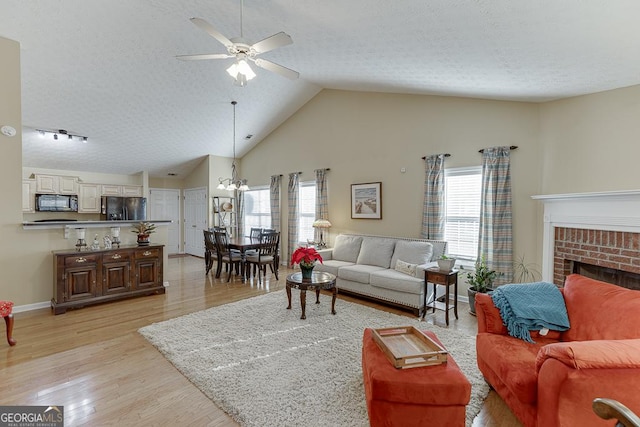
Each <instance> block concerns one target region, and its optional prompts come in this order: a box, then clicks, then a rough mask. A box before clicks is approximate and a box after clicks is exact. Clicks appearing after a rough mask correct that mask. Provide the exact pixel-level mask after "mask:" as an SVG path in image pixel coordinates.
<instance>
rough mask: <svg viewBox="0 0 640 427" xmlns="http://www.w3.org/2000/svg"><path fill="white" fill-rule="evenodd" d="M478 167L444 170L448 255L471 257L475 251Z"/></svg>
mask: <svg viewBox="0 0 640 427" xmlns="http://www.w3.org/2000/svg"><path fill="white" fill-rule="evenodd" d="M481 186H482V168H481V167H473V168H455V169H446V170H445V229H444V230H445V232H444V235H445V240H446V241H447V242H448V243H447V247H448V252H449V255H451V256H454V257H456V258H460V259H467V260H472V261H475V259H476V257H477V252H478V232H479V225H480V198H481Z"/></svg>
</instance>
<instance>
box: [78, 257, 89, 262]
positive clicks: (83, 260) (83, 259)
mask: <svg viewBox="0 0 640 427" xmlns="http://www.w3.org/2000/svg"><path fill="white" fill-rule="evenodd" d="M76 262H87V259H86V258H83V257H80V258H76Z"/></svg>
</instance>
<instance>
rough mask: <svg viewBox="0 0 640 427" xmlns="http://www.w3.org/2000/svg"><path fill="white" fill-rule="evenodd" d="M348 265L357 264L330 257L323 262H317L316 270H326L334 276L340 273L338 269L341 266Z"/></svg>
mask: <svg viewBox="0 0 640 427" xmlns="http://www.w3.org/2000/svg"><path fill="white" fill-rule="evenodd" d="M348 265H355V264H354V263H352V262H347V261H337V260H335V259H328V260H326V261H324V262H323V263H322V264H316V266H315V268H314V270H316V271H326V272H327V273H331V274H333V275H334V276H337V275H338V269H339V268H340V267H346V266H348Z"/></svg>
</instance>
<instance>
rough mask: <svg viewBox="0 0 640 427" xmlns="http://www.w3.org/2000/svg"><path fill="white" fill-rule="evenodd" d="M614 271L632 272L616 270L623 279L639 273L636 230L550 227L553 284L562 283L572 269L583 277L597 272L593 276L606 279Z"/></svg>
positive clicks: (638, 250)
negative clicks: (551, 232)
mask: <svg viewBox="0 0 640 427" xmlns="http://www.w3.org/2000/svg"><path fill="white" fill-rule="evenodd" d="M590 266H593V267H600V268H591V267H590ZM582 270H585V271H582ZM614 271H617V272H626V273H634V274H620V273H617V275H618V276H621V277H624V278H625V280H626V281H627V282H628V281H629V279H630V278H632V277H633V276H634V275H636V274H639V273H640V233H633V232H629V231H607V230H589V229H584V228H569V227H555V228H554V251H553V283H555V284H557V285H562V284H563V283H564V278H565V277H566V276H567V275H568V274H571V273H574V272H576V273H578V272H579V273H581V274H583V275H586V276H593V275H597V273H596V272H601V273H602V275H600V276H597V277H595V278H599V279H606V275H614V274H616V273H614ZM610 280H611V279H610ZM610 280H608V281H610ZM627 287H629V286H627ZM634 288H635V286H634Z"/></svg>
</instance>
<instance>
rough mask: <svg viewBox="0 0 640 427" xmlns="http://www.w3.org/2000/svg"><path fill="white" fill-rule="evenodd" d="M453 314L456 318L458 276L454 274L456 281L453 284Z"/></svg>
mask: <svg viewBox="0 0 640 427" xmlns="http://www.w3.org/2000/svg"><path fill="white" fill-rule="evenodd" d="M453 292H455V294H454V295H453V314H455V315H456V319H457V318H458V276H456V283H455V284H454V286H453Z"/></svg>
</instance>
